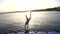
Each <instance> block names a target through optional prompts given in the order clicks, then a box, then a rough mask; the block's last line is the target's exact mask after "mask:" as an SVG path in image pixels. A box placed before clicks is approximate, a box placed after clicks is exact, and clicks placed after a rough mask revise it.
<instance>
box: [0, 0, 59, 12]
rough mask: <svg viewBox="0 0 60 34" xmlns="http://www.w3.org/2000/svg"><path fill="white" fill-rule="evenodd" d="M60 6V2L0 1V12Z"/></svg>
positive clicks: (38, 0) (49, 0)
mask: <svg viewBox="0 0 60 34" xmlns="http://www.w3.org/2000/svg"><path fill="white" fill-rule="evenodd" d="M57 6H60V0H0V11H2V12H4V11H26V10H35V9H45V8H52V7H57Z"/></svg>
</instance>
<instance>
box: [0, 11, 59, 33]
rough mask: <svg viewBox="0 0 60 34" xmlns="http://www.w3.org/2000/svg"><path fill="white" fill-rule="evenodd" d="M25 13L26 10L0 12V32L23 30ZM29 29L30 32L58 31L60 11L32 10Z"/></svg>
mask: <svg viewBox="0 0 60 34" xmlns="http://www.w3.org/2000/svg"><path fill="white" fill-rule="evenodd" d="M25 13H26V12H24V13H6V14H0V33H2V32H4V33H8V32H18V31H24V29H25V28H24V24H25V21H26V19H25ZM29 30H30V31H31V32H32V31H34V32H38V31H46V32H49V31H56V32H60V12H58V11H43V12H42V11H41V12H32V18H31V21H30V23H29Z"/></svg>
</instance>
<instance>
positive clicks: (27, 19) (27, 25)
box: [25, 12, 31, 32]
mask: <svg viewBox="0 0 60 34" xmlns="http://www.w3.org/2000/svg"><path fill="white" fill-rule="evenodd" d="M30 20H31V12H30V17H29V18H28V17H27V15H26V22H25V32H29V22H30Z"/></svg>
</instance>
